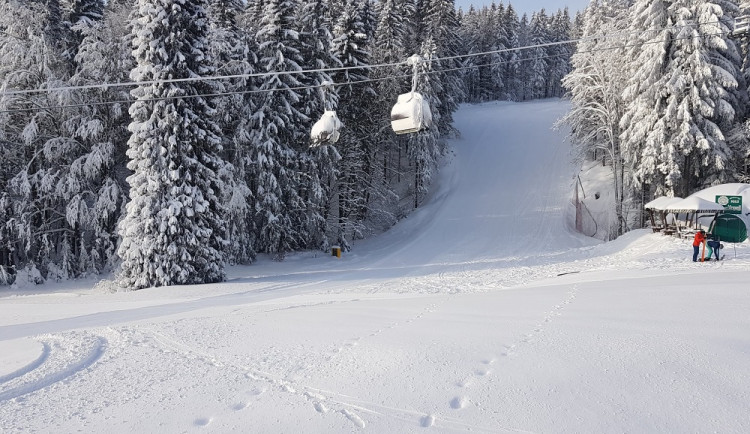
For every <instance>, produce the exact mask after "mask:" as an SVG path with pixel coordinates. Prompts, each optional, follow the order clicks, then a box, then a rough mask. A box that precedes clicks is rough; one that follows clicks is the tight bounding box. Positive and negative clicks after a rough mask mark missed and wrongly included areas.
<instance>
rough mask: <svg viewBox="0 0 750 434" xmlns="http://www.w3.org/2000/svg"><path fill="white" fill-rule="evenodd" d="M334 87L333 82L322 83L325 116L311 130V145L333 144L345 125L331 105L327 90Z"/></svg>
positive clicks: (321, 93) (312, 146)
mask: <svg viewBox="0 0 750 434" xmlns="http://www.w3.org/2000/svg"><path fill="white" fill-rule="evenodd" d="M332 88H333V83H331V82H330V81H324V82H323V83H321V85H320V95H321V98H322V99H323V107H325V110H324V111H323V116H321V117H320V119H319V120H318V121H317V122H315V125H313V127H312V130H310V147H311V148H316V147H318V146H321V145H332V144H334V143H336V142H337V141H338V140H339V135H340V131H341V126H342V125H343V124H342V123H341V121H340V120H339V118H338V116H336V111H334V110H333V109H332V108H330V107H329V103H328V98H327V95H326V92H327V91H329V90H331V89H332Z"/></svg>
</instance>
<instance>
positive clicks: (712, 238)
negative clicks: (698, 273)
mask: <svg viewBox="0 0 750 434" xmlns="http://www.w3.org/2000/svg"><path fill="white" fill-rule="evenodd" d="M708 238H709V240H708V241H706V246H708V247H710V248H711V250H712V252H711V254H710V255H708V258H706V260H707V261H710V260H711V256H712V255H713V256H715V257H716V260H717V261H718V260H719V258H721V255H719V249H721V240H719V237H718V236H717V235H711V234H709V235H708Z"/></svg>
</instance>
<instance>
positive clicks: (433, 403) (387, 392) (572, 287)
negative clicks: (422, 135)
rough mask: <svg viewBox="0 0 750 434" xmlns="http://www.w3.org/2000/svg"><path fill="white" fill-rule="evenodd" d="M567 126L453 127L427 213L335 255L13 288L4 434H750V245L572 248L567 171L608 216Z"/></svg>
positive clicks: (605, 200)
mask: <svg viewBox="0 0 750 434" xmlns="http://www.w3.org/2000/svg"><path fill="white" fill-rule="evenodd" d="M569 108H570V106H569V103H568V102H567V101H564V100H556V99H551V100H544V101H533V102H527V103H509V102H498V103H486V104H475V105H464V106H462V107H461V108H460V110H459V111H457V112H456V113H455V114H454V120H455V124H454V125H455V126H456V128H457V129H458V130H459V131H460V136H459V137H460V138H457V139H452V140H451V141H450V153H449V156H450V157H449V158H448V159H447V160H446V161H444V165H443V167H442V168H441V170H440V172H439V173H438V174H437V176H436V179H435V183H434V184H433V186H432V187H431V192H430V194H429V195H428V196H427V197H426V198H425V202H424V203H423V204H422V205H421V206H420V207H419V208H418V209H417V210H415V211H414V212H412V213H411V214H410V215H409V216H408V217H407V218H404V219H402V220H401V221H400V222H399V223H398V224H397V225H396V226H394V227H393V228H392V229H390V230H389V231H387V232H386V233H384V234H381V235H378V236H375V237H372V238H370V239H367V240H357V241H355V242H354V249H353V250H352V251H350V252H345V253H344V254H343V255H342V257H341V258H337V257H334V256H331V255H330V254H322V253H321V252H314V251H310V252H298V253H293V254H289V255H287V257H286V259H285V260H284V261H283V262H278V261H272V260H271V259H269V258H268V257H267V256H263V255H261V256H260V257H259V258H258V261H257V262H256V263H254V264H252V265H249V266H235V267H229V268H228V269H227V273H228V280H227V281H226V282H222V283H216V284H207V285H192V286H188V285H186V286H173V287H162V288H148V289H143V290H140V291H134V292H115V291H113V290H114V286H113V283H112V281H111V280H109V279H110V278H109V277H107V276H102V277H104V278H105V279H106V280H102V281H99V279H102V277H98V278H92V279H89V280H86V279H80V280H71V281H64V282H59V283H55V282H50V283H48V284H45V285H38V286H37V285H32V284H30V283H29V282H28V280H26V281H25V283H24V279H23V274H22V273H19V274H18V279H19V281H18V282H19V283H18V286H17V287H12V288H8V287H7V286H6V287H2V286H0V432H2V433H3V434H25V433H30V432H44V433H46V432H55V433H58V432H59V433H68V432H86V433H89V432H90V433H107V434H120V433H123V434H125V433H128V434H129V433H134V432H136V433H178V432H179V433H188V434H207V433H219V434H223V433H235V432H236V433H246V432H258V433H297V432H301V433H330V434H339V433H342V434H343V433H424V434H432V433H447V432H450V433H463V432H479V433H518V432H560V433H566V432H583V433H589V432H591V433H616V432H635V433H645V434H650V433H663V432H675V433H679V432H721V433H742V432H745V433H748V432H750V417H748V412H747V403H748V402H750V392H749V391H750V351H749V349H750V335H749V334H748V333H747V331H748V330H749V329H750V315H748V306H750V291H748V290H747V288H748V282H750V243H748V242H744V243H741V244H739V245H737V246H733V245H732V246H727V248H726V249H725V252H724V253H725V257H724V260H722V261H718V262H717V261H710V262H697V263H696V262H693V261H692V258H691V255H692V246H691V242H690V241H689V240H687V239H681V238H677V237H674V236H665V235H662V234H659V233H653V232H652V231H651V230H649V229H639V230H634V231H631V232H629V233H627V234H625V235H624V236H622V237H621V238H618V239H617V240H615V241H612V242H607V243H604V242H601V241H599V240H597V239H594V238H589V237H587V236H585V235H582V234H580V233H577V232H575V230H574V229H573V228H572V226H573V225H572V221H573V211H574V207H573V205H572V204H571V201H570V198H571V196H572V195H573V191H574V190H573V179H574V178H573V176H572V175H573V174H576V173H581V179H582V180H583V182H584V186H585V192H587V193H589V194H588V195H587V196H586V197H585V199H584V201H585V203H586V207H587V209H591V210H596V209H597V208H599V209H603V208H610V209H611V207H612V202H611V196H607V195H604V194H603V195H600V196H598V197H597V195H593V194H591V192H602V191H606V190H607V187H606V186H608V185H609V184H608V181H607V180H608V179H610V178H609V177H607V176H603V175H605V174H607V173H609V167H602V166H601V165H600V164H596V165H595V166H593V167H591V168H588V169H587V170H586V171H581V170H580V167H576V166H575V165H574V164H573V163H572V162H570V145H569V144H568V143H567V142H566V137H567V135H568V132H567V131H566V130H565V128H557V129H553V125H554V123H555V121H556V120H557V119H559V118H560V116H562V115H563V114H565V113H566V112H567V111H568V110H569ZM596 180H599V182H595V181H596ZM589 182H590V183H591V184H589ZM592 184H593V185H592Z"/></svg>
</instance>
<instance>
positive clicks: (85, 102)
mask: <svg viewBox="0 0 750 434" xmlns="http://www.w3.org/2000/svg"><path fill="white" fill-rule="evenodd" d="M129 11H130V5H125V2H123V1H110V2H109V3H108V4H107V6H106V12H105V10H101V11H100V13H101V15H97V16H95V17H92V19H81V20H80V21H79V22H78V23H77V24H76V25H75V26H74V29H75V30H76V32H77V34H78V35H79V37H80V38H81V40H80V42H79V43H78V48H77V54H76V57H75V58H74V59H73V60H74V63H75V64H76V65H77V68H76V71H75V74H74V75H73V76H72V77H71V79H70V84H71V85H73V86H86V85H96V84H99V83H102V82H105V83H118V82H124V81H127V71H129V70H131V69H132V67H133V59H132V57H131V56H130V52H129V51H130V50H129V43H128V42H129V29H128V28H127V16H128V14H129ZM94 18H95V19H94ZM127 99H128V94H127V91H126V90H125V89H123V88H117V87H114V88H106V89H102V88H91V89H83V90H80V91H76V92H75V93H73V94H72V95H70V97H69V100H70V102H71V103H73V104H72V105H74V107H71V108H70V109H69V110H68V115H67V119H66V121H65V122H64V123H63V132H64V134H65V138H64V139H62V138H61V139H59V140H58V144H57V145H56V146H54V147H51V148H50V150H49V152H48V154H49V157H48V158H50V159H51V160H53V161H55V162H56V163H57V182H56V183H57V192H58V194H59V195H60V196H61V199H62V200H63V201H64V203H66V204H67V206H66V210H65V217H66V220H67V223H68V225H69V226H70V227H69V234H68V238H69V239H70V246H71V250H70V255H71V258H72V260H71V265H72V270H70V274H71V275H72V276H79V275H82V274H86V273H98V272H101V271H102V270H104V269H105V268H111V267H112V266H113V265H114V264H113V260H114V259H115V258H116V250H117V245H118V243H119V239H118V236H117V222H118V221H119V220H120V216H121V213H122V211H123V209H124V204H125V202H126V200H127V191H128V187H127V185H126V182H125V178H126V176H127V174H128V171H127V169H126V156H125V152H126V143H127V139H128V136H129V133H128V130H127V125H128V123H129V122H130V119H129V117H128V113H127V109H126V106H124V105H123V103H121V102H115V101H126V100H127Z"/></svg>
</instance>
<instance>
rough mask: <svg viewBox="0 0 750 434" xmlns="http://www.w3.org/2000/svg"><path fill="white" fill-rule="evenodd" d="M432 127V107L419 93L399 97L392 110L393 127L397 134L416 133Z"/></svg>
mask: <svg viewBox="0 0 750 434" xmlns="http://www.w3.org/2000/svg"><path fill="white" fill-rule="evenodd" d="M431 125H432V111H430V105H429V104H428V103H427V101H426V100H425V99H424V98H423V97H422V95H420V94H419V92H409V93H404V94H401V95H399V96H398V99H397V101H396V105H394V106H393V109H391V127H392V128H393V131H394V132H395V133H396V134H408V133H414V132H417V131H419V130H421V129H424V128H429V127H430V126H431Z"/></svg>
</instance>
